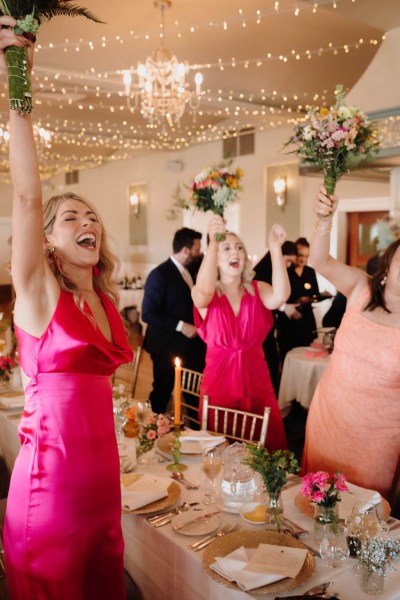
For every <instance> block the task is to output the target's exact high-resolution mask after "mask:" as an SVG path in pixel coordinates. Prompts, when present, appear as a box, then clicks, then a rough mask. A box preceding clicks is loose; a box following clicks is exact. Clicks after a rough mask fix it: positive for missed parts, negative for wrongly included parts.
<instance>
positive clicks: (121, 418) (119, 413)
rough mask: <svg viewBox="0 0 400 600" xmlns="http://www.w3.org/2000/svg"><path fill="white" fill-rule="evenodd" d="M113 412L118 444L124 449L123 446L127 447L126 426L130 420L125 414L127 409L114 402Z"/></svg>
mask: <svg viewBox="0 0 400 600" xmlns="http://www.w3.org/2000/svg"><path fill="white" fill-rule="evenodd" d="M113 413H114V427H115V435H116V438H117V446H118V448H119V449H120V450H122V449H123V448H126V444H124V427H125V425H126V424H127V422H128V418H127V416H126V414H125V410H124V409H123V408H122V407H121V405H120V404H118V403H117V402H114V406H113Z"/></svg>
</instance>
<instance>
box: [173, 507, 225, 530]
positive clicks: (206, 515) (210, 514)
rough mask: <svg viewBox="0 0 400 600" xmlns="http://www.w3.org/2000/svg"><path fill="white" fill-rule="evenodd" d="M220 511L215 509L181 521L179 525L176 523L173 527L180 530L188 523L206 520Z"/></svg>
mask: <svg viewBox="0 0 400 600" xmlns="http://www.w3.org/2000/svg"><path fill="white" fill-rule="evenodd" d="M220 512H221V511H220V510H215V511H214V512H209V513H206V514H205V515H201V516H200V517H196V518H195V519H190V521H185V523H180V524H179V525H175V526H174V527H173V529H174V530H175V531H179V530H180V529H183V528H184V527H187V526H188V525H193V524H194V523H199V522H200V521H206V520H207V519H208V518H209V517H212V516H214V515H219V513H220Z"/></svg>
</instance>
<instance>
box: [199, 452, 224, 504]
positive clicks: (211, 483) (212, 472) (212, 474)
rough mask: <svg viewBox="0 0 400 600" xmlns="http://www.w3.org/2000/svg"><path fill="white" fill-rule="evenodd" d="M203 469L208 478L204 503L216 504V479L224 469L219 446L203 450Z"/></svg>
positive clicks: (204, 491) (204, 490) (204, 492)
mask: <svg viewBox="0 0 400 600" xmlns="http://www.w3.org/2000/svg"><path fill="white" fill-rule="evenodd" d="M201 470H202V472H203V473H204V475H205V476H206V478H207V480H208V481H207V485H206V486H205V489H203V504H214V503H215V501H216V496H217V490H216V485H215V484H216V479H217V478H218V475H219V474H220V473H221V471H222V456H221V452H220V450H218V448H213V449H211V450H204V451H203V455H202V461H201Z"/></svg>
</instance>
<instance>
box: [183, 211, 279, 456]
mask: <svg viewBox="0 0 400 600" xmlns="http://www.w3.org/2000/svg"><path fill="white" fill-rule="evenodd" d="M218 233H225V224H224V221H223V219H222V218H221V217H219V216H214V217H213V218H212V219H211V221H210V223H209V236H210V243H209V246H208V249H207V253H206V255H205V257H204V259H203V262H202V264H201V267H200V270H199V272H198V275H197V280H196V285H195V286H194V288H193V289H192V297H193V302H194V305H195V307H196V310H195V323H196V326H197V329H198V334H199V336H200V337H201V338H202V339H203V340H204V341H205V342H206V344H207V352H206V367H205V369H204V377H203V381H202V395H203V394H207V395H209V397H210V402H212V403H213V404H216V405H218V406H226V407H228V408H236V409H239V410H244V411H247V412H253V413H256V414H260V415H262V414H263V413H264V408H265V407H266V406H269V407H270V408H271V413H270V419H269V425H268V432H267V440H266V446H267V447H268V449H270V450H278V449H285V448H286V447H287V445H286V436H285V431H284V427H283V422H282V417H281V414H280V410H279V407H278V403H277V400H276V397H275V393H274V389H273V386H272V383H271V378H270V375H269V370H268V365H267V363H266V362H265V359H264V352H263V349H262V343H263V341H264V339H265V337H266V335H267V333H268V331H269V330H270V328H271V327H272V325H273V317H272V313H271V310H274V309H276V308H278V307H279V306H281V305H282V304H283V303H284V302H285V301H286V300H287V298H288V296H289V294H290V287H289V278H288V274H287V269H286V264H285V262H284V260H283V256H282V249H281V248H282V244H283V242H284V241H285V239H286V233H285V231H284V230H283V229H282V227H281V226H280V225H274V226H273V227H272V229H271V233H270V235H269V248H270V252H271V257H272V267H273V269H272V285H269V284H268V283H264V282H261V281H251V279H252V277H253V274H254V272H253V270H252V269H251V265H250V262H249V260H248V258H247V254H246V251H245V248H244V246H243V244H242V242H241V240H240V239H239V238H238V236H237V235H235V234H234V233H230V232H227V233H226V239H225V240H224V241H221V242H218V241H216V238H215V235H216V234H218ZM200 415H201V402H200ZM211 421H212V417H211V418H210V423H211Z"/></svg>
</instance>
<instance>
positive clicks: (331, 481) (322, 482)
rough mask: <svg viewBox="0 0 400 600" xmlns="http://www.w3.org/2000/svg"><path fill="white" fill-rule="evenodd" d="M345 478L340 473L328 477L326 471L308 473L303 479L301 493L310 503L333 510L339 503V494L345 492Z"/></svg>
mask: <svg viewBox="0 0 400 600" xmlns="http://www.w3.org/2000/svg"><path fill="white" fill-rule="evenodd" d="M347 491H348V487H347V485H346V479H345V476H344V475H342V474H341V473H335V474H334V475H330V474H329V473H327V472H326V471H317V472H315V473H308V474H307V475H305V476H304V477H303V482H302V486H301V493H302V495H303V496H309V498H310V500H311V502H315V504H318V505H319V506H323V507H325V508H333V507H334V506H336V504H337V503H338V502H340V501H341V498H340V492H347Z"/></svg>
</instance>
